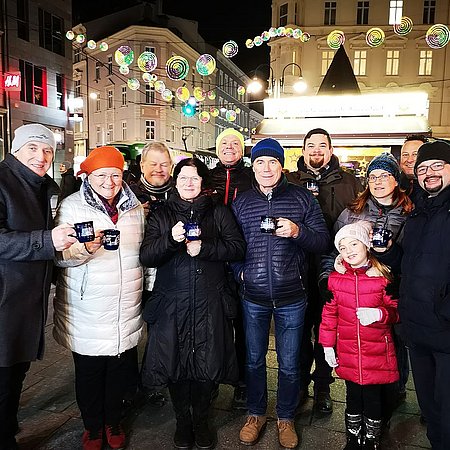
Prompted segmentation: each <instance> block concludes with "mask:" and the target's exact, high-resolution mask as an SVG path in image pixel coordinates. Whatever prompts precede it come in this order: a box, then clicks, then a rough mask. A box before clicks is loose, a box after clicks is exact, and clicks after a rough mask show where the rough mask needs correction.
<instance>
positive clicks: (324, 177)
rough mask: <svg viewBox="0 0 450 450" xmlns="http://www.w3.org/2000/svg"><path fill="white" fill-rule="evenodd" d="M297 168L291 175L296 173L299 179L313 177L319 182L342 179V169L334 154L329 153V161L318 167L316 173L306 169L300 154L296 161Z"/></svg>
mask: <svg viewBox="0 0 450 450" xmlns="http://www.w3.org/2000/svg"><path fill="white" fill-rule="evenodd" d="M297 169H298V170H297V172H294V173H293V175H294V176H295V175H296V176H297V177H298V179H299V180H300V181H306V180H310V179H314V180H316V181H317V182H318V183H319V184H322V183H323V184H327V183H332V182H333V181H336V180H340V179H342V172H343V169H342V168H341V167H340V165H339V159H338V157H337V156H336V155H331V159H330V162H329V163H328V164H327V165H326V166H324V167H322V168H321V169H319V174H318V175H316V174H315V173H314V172H312V171H311V170H310V169H308V167H307V165H306V164H305V157H304V156H301V157H300V158H299V160H298V161H297Z"/></svg>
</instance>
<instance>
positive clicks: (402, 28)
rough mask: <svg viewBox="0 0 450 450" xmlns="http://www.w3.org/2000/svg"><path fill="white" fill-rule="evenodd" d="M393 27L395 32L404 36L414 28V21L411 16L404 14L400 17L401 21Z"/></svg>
mask: <svg viewBox="0 0 450 450" xmlns="http://www.w3.org/2000/svg"><path fill="white" fill-rule="evenodd" d="M393 28H394V33H395V34H398V35H399V36H404V35H405V34H408V33H409V32H410V31H411V30H412V29H413V21H412V20H411V19H410V18H409V17H406V16H403V17H402V18H401V19H400V23H395V24H394V25H393Z"/></svg>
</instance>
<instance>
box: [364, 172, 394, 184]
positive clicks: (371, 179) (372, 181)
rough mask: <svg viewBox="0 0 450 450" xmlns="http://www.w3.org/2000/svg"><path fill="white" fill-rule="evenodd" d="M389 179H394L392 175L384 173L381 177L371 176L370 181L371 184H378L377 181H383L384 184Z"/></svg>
mask: <svg viewBox="0 0 450 450" xmlns="http://www.w3.org/2000/svg"><path fill="white" fill-rule="evenodd" d="M389 177H392V175H391V174H390V173H382V174H381V175H378V176H375V175H369V177H368V180H369V183H376V181H377V180H380V181H382V182H383V183H384V182H385V181H387V180H388V179H389Z"/></svg>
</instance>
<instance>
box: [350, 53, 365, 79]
mask: <svg viewBox="0 0 450 450" xmlns="http://www.w3.org/2000/svg"><path fill="white" fill-rule="evenodd" d="M366 63H367V51H366V50H355V57H354V59H353V73H354V74H355V75H365V74H366Z"/></svg>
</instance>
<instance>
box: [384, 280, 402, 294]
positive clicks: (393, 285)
mask: <svg viewBox="0 0 450 450" xmlns="http://www.w3.org/2000/svg"><path fill="white" fill-rule="evenodd" d="M384 290H385V291H386V294H387V295H390V296H391V297H392V298H393V299H398V298H400V276H399V275H396V276H394V278H393V280H392V281H390V282H389V283H388V284H387V285H386V288H385V289H384Z"/></svg>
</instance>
